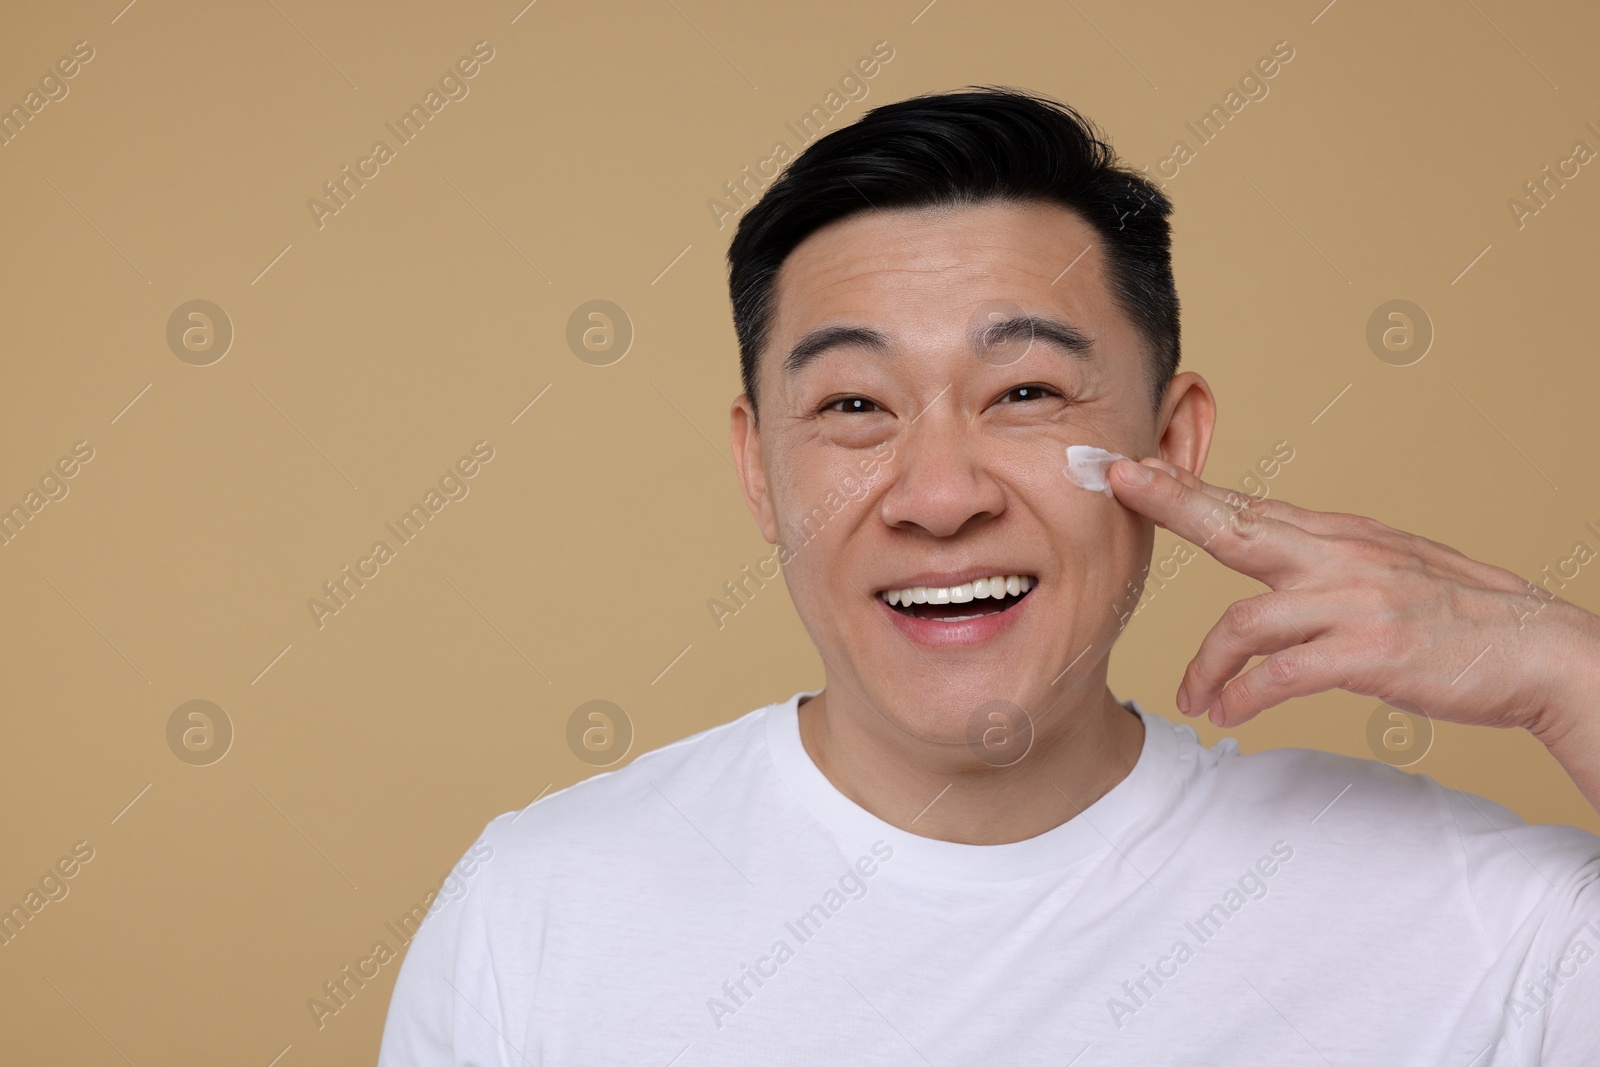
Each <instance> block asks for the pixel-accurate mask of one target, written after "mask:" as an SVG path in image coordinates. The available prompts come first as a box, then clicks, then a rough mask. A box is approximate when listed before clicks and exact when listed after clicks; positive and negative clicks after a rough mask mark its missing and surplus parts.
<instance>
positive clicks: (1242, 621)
mask: <svg viewBox="0 0 1600 1067" xmlns="http://www.w3.org/2000/svg"><path fill="white" fill-rule="evenodd" d="M1262 616H1263V605H1262V604H1261V602H1260V601H1259V600H1236V601H1234V602H1233V603H1232V604H1229V605H1228V606H1227V608H1225V609H1224V610H1223V612H1222V618H1223V621H1224V622H1225V623H1226V625H1227V629H1228V632H1229V633H1230V634H1233V635H1235V636H1237V637H1249V636H1250V635H1252V634H1254V633H1256V632H1257V631H1258V630H1260V628H1261V623H1262Z"/></svg>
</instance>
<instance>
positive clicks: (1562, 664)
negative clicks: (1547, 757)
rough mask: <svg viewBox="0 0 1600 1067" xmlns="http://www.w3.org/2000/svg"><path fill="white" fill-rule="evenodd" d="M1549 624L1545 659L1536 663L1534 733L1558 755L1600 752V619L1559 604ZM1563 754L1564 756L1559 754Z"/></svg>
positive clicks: (1530, 724) (1537, 658) (1541, 653)
mask: <svg viewBox="0 0 1600 1067" xmlns="http://www.w3.org/2000/svg"><path fill="white" fill-rule="evenodd" d="M1551 608H1552V609H1559V610H1553V611H1551V612H1550V614H1548V615H1547V616H1546V617H1545V618H1544V619H1541V620H1539V622H1536V623H1533V624H1532V625H1535V626H1539V625H1543V624H1546V623H1548V624H1551V625H1549V627H1548V628H1547V629H1546V631H1545V633H1544V634H1543V635H1542V636H1544V637H1545V638H1546V639H1545V640H1543V641H1541V642H1540V643H1539V649H1540V651H1539V653H1538V654H1536V655H1534V656H1533V657H1530V660H1531V663H1530V665H1531V666H1532V667H1533V668H1534V671H1535V687H1536V688H1535V692H1536V693H1537V694H1538V696H1537V699H1536V700H1535V701H1534V705H1533V713H1532V718H1531V720H1530V721H1529V722H1528V723H1527V724H1526V726H1527V729H1528V732H1529V733H1531V734H1533V735H1534V736H1535V737H1537V738H1538V739H1539V740H1540V741H1541V742H1542V743H1543V744H1544V746H1545V747H1546V748H1548V749H1550V750H1551V751H1552V752H1557V753H1558V750H1563V749H1568V748H1574V749H1578V750H1581V751H1586V752H1597V751H1600V616H1597V615H1595V614H1593V613H1592V612H1588V611H1585V610H1583V609H1582V608H1580V607H1578V606H1577V605H1575V604H1571V603H1568V602H1566V601H1557V602H1556V603H1555V604H1552V605H1551ZM1558 754H1559V753H1558Z"/></svg>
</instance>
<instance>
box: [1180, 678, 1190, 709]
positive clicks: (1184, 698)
mask: <svg viewBox="0 0 1600 1067" xmlns="http://www.w3.org/2000/svg"><path fill="white" fill-rule="evenodd" d="M1178 710H1179V711H1181V712H1183V713H1184V714H1185V715H1187V714H1189V687H1188V686H1187V685H1180V686H1178Z"/></svg>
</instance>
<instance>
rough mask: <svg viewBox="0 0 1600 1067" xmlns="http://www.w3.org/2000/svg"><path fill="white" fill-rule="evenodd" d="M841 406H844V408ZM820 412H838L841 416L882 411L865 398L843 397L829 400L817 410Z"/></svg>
mask: <svg viewBox="0 0 1600 1067" xmlns="http://www.w3.org/2000/svg"><path fill="white" fill-rule="evenodd" d="M840 405H843V406H842V407H841V406H840ZM817 410H818V412H819V413H820V412H823V411H837V412H839V413H840V414H841V415H870V414H872V413H873V412H874V411H878V410H880V409H879V408H878V405H877V404H875V403H873V402H872V401H871V400H868V399H867V398H866V397H864V396H841V397H839V398H838V399H836V400H829V401H826V402H824V403H823V405H822V406H821V407H820V408H818V409H817Z"/></svg>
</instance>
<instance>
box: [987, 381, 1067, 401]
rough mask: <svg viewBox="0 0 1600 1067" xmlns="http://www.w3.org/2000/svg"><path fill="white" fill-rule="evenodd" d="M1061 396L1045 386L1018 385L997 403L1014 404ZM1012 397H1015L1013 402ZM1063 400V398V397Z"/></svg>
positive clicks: (1056, 391)
mask: <svg viewBox="0 0 1600 1067" xmlns="http://www.w3.org/2000/svg"><path fill="white" fill-rule="evenodd" d="M1061 395H1062V394H1061V393H1060V392H1059V391H1058V390H1055V389H1051V388H1050V387H1049V386H1045V385H1037V384H1036V385H1019V386H1017V387H1016V388H1015V389H1012V390H1010V391H1009V392H1007V393H1006V394H1005V395H1004V396H1002V397H1001V398H1000V400H999V403H1002V404H1016V403H1020V402H1022V401H1024V400H1039V399H1042V398H1044V397H1046V396H1057V397H1059V396H1061ZM1012 397H1016V399H1015V400H1013V399H1011V398H1012ZM1063 399H1065V398H1064V397H1063Z"/></svg>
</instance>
